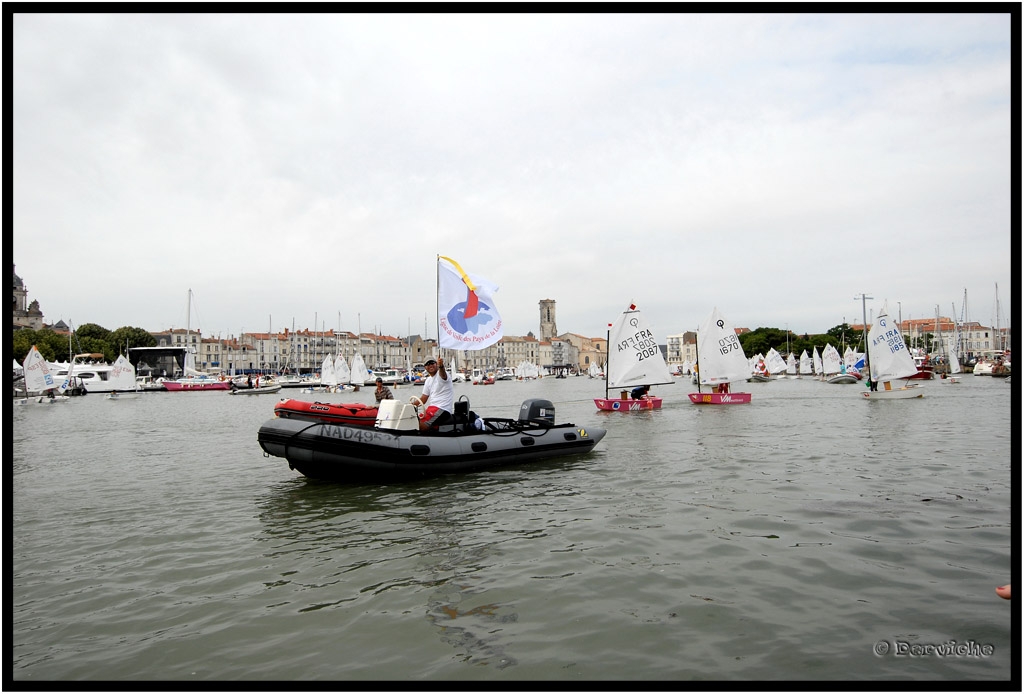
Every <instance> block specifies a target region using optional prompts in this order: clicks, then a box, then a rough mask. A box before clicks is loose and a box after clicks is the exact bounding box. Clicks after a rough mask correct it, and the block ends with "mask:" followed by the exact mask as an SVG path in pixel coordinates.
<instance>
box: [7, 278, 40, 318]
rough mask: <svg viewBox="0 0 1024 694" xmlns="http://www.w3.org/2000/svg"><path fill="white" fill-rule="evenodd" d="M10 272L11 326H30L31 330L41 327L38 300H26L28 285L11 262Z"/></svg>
mask: <svg viewBox="0 0 1024 694" xmlns="http://www.w3.org/2000/svg"><path fill="white" fill-rule="evenodd" d="M11 274H13V275H14V311H13V313H14V315H13V319H14V321H13V324H14V325H13V327H14V328H15V329H17V328H30V329H32V330H42V329H43V312H42V311H40V310H39V302H38V301H35V300H34V299H33V301H32V302H31V303H29V302H28V287H26V286H25V283H24V282H23V281H22V279H21V278H20V277H18V273H17V272H15V271H14V264H13V263H12V264H11Z"/></svg>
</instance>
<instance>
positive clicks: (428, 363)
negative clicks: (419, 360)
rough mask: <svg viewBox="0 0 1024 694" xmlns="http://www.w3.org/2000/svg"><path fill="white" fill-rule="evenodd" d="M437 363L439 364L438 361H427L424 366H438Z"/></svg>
mask: <svg viewBox="0 0 1024 694" xmlns="http://www.w3.org/2000/svg"><path fill="white" fill-rule="evenodd" d="M436 363H437V359H427V361H426V362H425V363H424V364H423V366H430V365H431V364H436Z"/></svg>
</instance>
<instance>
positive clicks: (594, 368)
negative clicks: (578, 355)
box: [587, 361, 601, 378]
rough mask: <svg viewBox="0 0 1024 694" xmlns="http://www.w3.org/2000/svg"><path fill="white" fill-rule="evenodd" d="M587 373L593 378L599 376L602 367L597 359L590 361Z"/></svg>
mask: <svg viewBox="0 0 1024 694" xmlns="http://www.w3.org/2000/svg"><path fill="white" fill-rule="evenodd" d="M587 374H588V375H589V376H590V377H591V378H597V377H598V376H600V375H601V367H599V366H598V365H597V362H596V361H592V362H590V369H589V370H588V371H587Z"/></svg>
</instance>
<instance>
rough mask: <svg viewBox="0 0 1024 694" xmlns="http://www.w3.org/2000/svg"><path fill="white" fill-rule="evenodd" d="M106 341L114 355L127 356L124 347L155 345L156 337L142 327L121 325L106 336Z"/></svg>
mask: <svg viewBox="0 0 1024 694" xmlns="http://www.w3.org/2000/svg"><path fill="white" fill-rule="evenodd" d="M107 343H108V344H109V345H110V347H111V349H112V350H113V352H114V354H115V355H117V354H124V355H125V356H128V353H127V351H126V349H131V348H132V347H156V338H155V337H153V336H152V335H150V334H149V333H148V332H146V331H145V330H143V329H142V328H133V327H131V326H128V325H123V326H121V327H120V328H118V329H117V330H114V331H112V332H111V333H110V335H109V336H108V337H107ZM114 358H115V359H116V358H117V357H116V356H115V357H114Z"/></svg>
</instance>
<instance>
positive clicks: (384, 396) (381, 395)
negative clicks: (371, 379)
mask: <svg viewBox="0 0 1024 694" xmlns="http://www.w3.org/2000/svg"><path fill="white" fill-rule="evenodd" d="M373 396H374V397H375V398H377V404H378V405H380V401H381V400H394V399H395V396H394V395H392V394H391V389H390V388H388V387H387V386H386V385H384V379H383V378H381V377H380V376H378V377H377V390H375V391H374V393H373Z"/></svg>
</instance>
